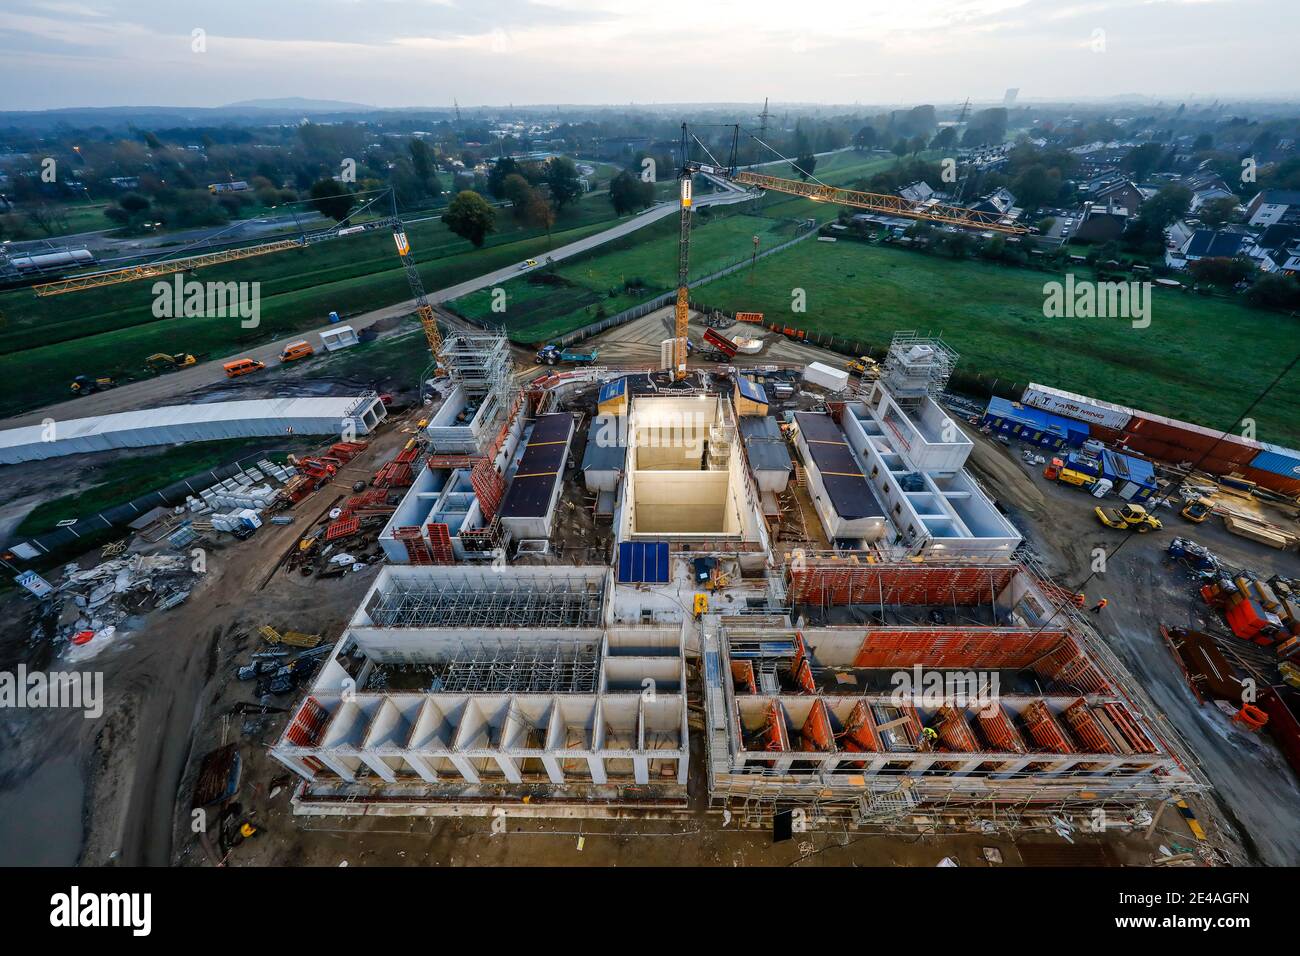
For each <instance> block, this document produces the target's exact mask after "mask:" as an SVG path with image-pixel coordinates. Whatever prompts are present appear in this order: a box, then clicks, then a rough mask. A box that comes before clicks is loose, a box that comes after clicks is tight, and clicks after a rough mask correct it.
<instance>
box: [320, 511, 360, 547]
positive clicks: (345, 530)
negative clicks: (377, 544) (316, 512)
mask: <svg viewBox="0 0 1300 956" xmlns="http://www.w3.org/2000/svg"><path fill="white" fill-rule="evenodd" d="M360 530H361V519H360V518H358V517H357V516H356V515H354V514H352V513H351V512H348V511H344V512H343V513H341V514H340V515H339V516H338V517H337V518H335V519H334V520H333V521H331V522H330V523H329V526H328V527H327V528H326V529H325V540H326V541H337V540H338V539H339V538H346V537H347V536H348V535H351V534H356V533H357V532H358V531H360Z"/></svg>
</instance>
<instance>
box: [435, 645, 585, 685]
mask: <svg viewBox="0 0 1300 956" xmlns="http://www.w3.org/2000/svg"><path fill="white" fill-rule="evenodd" d="M433 671H434V677H433V683H432V685H431V686H430V687H429V690H430V692H433V693H452V694H485V693H489V694H504V693H520V694H594V693H596V690H597V688H598V685H599V683H600V651H599V645H598V644H597V643H595V642H591V641H571V642H559V641H557V642H550V643H545V644H535V643H534V644H526V643H525V642H523V641H518V642H516V643H515V644H513V645H507V646H499V647H484V646H477V647H473V648H471V647H467V646H466V645H465V644H463V643H462V644H461V645H460V646H459V647H458V648H457V649H456V652H455V653H454V654H453V656H452V657H451V659H450V660H448V661H446V662H445V663H441V664H435V665H434V666H433Z"/></svg>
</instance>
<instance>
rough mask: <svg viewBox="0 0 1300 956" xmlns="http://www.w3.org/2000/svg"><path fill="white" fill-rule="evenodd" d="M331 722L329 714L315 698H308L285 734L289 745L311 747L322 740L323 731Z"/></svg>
mask: <svg viewBox="0 0 1300 956" xmlns="http://www.w3.org/2000/svg"><path fill="white" fill-rule="evenodd" d="M328 720H329V713H328V712H327V711H326V710H325V708H324V707H323V706H322V705H321V703H320V701H318V700H317V699H316V698H315V697H308V698H307V699H306V700H304V701H303V702H302V706H301V707H299V708H298V713H297V714H295V715H294V718H293V722H292V723H290V724H289V729H288V730H286V731H285V732H284V735H285V737H286V738H288V740H289V743H291V744H294V745H295V746H298V747H310V746H312V745H313V744H315V743H316V741H318V740H320V735H321V731H323V730H324V729H325V724H326V722H327V721H328Z"/></svg>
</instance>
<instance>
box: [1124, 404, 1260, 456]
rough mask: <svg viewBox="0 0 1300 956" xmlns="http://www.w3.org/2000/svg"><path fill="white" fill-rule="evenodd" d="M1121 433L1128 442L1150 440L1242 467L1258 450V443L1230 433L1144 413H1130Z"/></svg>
mask: <svg viewBox="0 0 1300 956" xmlns="http://www.w3.org/2000/svg"><path fill="white" fill-rule="evenodd" d="M1125 432H1126V434H1127V436H1128V439H1129V441H1130V442H1131V441H1132V439H1133V438H1135V437H1138V436H1141V437H1142V438H1152V439H1155V440H1156V441H1162V442H1166V443H1168V444H1170V445H1174V446H1176V447H1179V448H1185V449H1187V450H1188V451H1190V452H1194V453H1195V455H1196V456H1198V457H1199V456H1200V455H1213V456H1214V457H1216V458H1223V459H1226V460H1228V461H1234V462H1238V463H1239V464H1242V465H1248V464H1250V462H1251V459H1253V458H1254V457H1255V456H1256V455H1258V454H1259V449H1260V445H1259V442H1255V441H1251V440H1250V439H1247V438H1242V437H1241V436H1240V435H1237V434H1234V433H1232V432H1229V433H1228V434H1226V435H1225V434H1224V433H1223V431H1222V430H1215V429H1212V428H1205V427H1203V426H1201V425H1193V424H1191V423H1190V422H1180V421H1178V420H1177V419H1173V418H1165V417H1164V416H1163V415H1151V414H1149V413H1147V412H1134V414H1133V418H1132V420H1131V421H1130V422H1129V423H1128V428H1126V429H1125Z"/></svg>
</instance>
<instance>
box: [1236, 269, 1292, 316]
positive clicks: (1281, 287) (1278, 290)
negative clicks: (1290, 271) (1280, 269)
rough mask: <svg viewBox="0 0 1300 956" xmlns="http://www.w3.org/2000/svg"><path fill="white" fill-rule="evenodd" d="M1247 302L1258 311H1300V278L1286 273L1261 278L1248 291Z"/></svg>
mask: <svg viewBox="0 0 1300 956" xmlns="http://www.w3.org/2000/svg"><path fill="white" fill-rule="evenodd" d="M1246 301H1247V302H1249V303H1250V304H1251V305H1253V306H1255V307H1256V308H1258V309H1287V310H1293V309H1300V278H1296V277H1295V276H1289V275H1286V274H1285V273H1271V274H1269V275H1266V276H1260V277H1259V279H1258V280H1257V281H1256V282H1255V283H1254V285H1252V286H1251V287H1250V288H1249V289H1247V290H1246Z"/></svg>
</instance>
